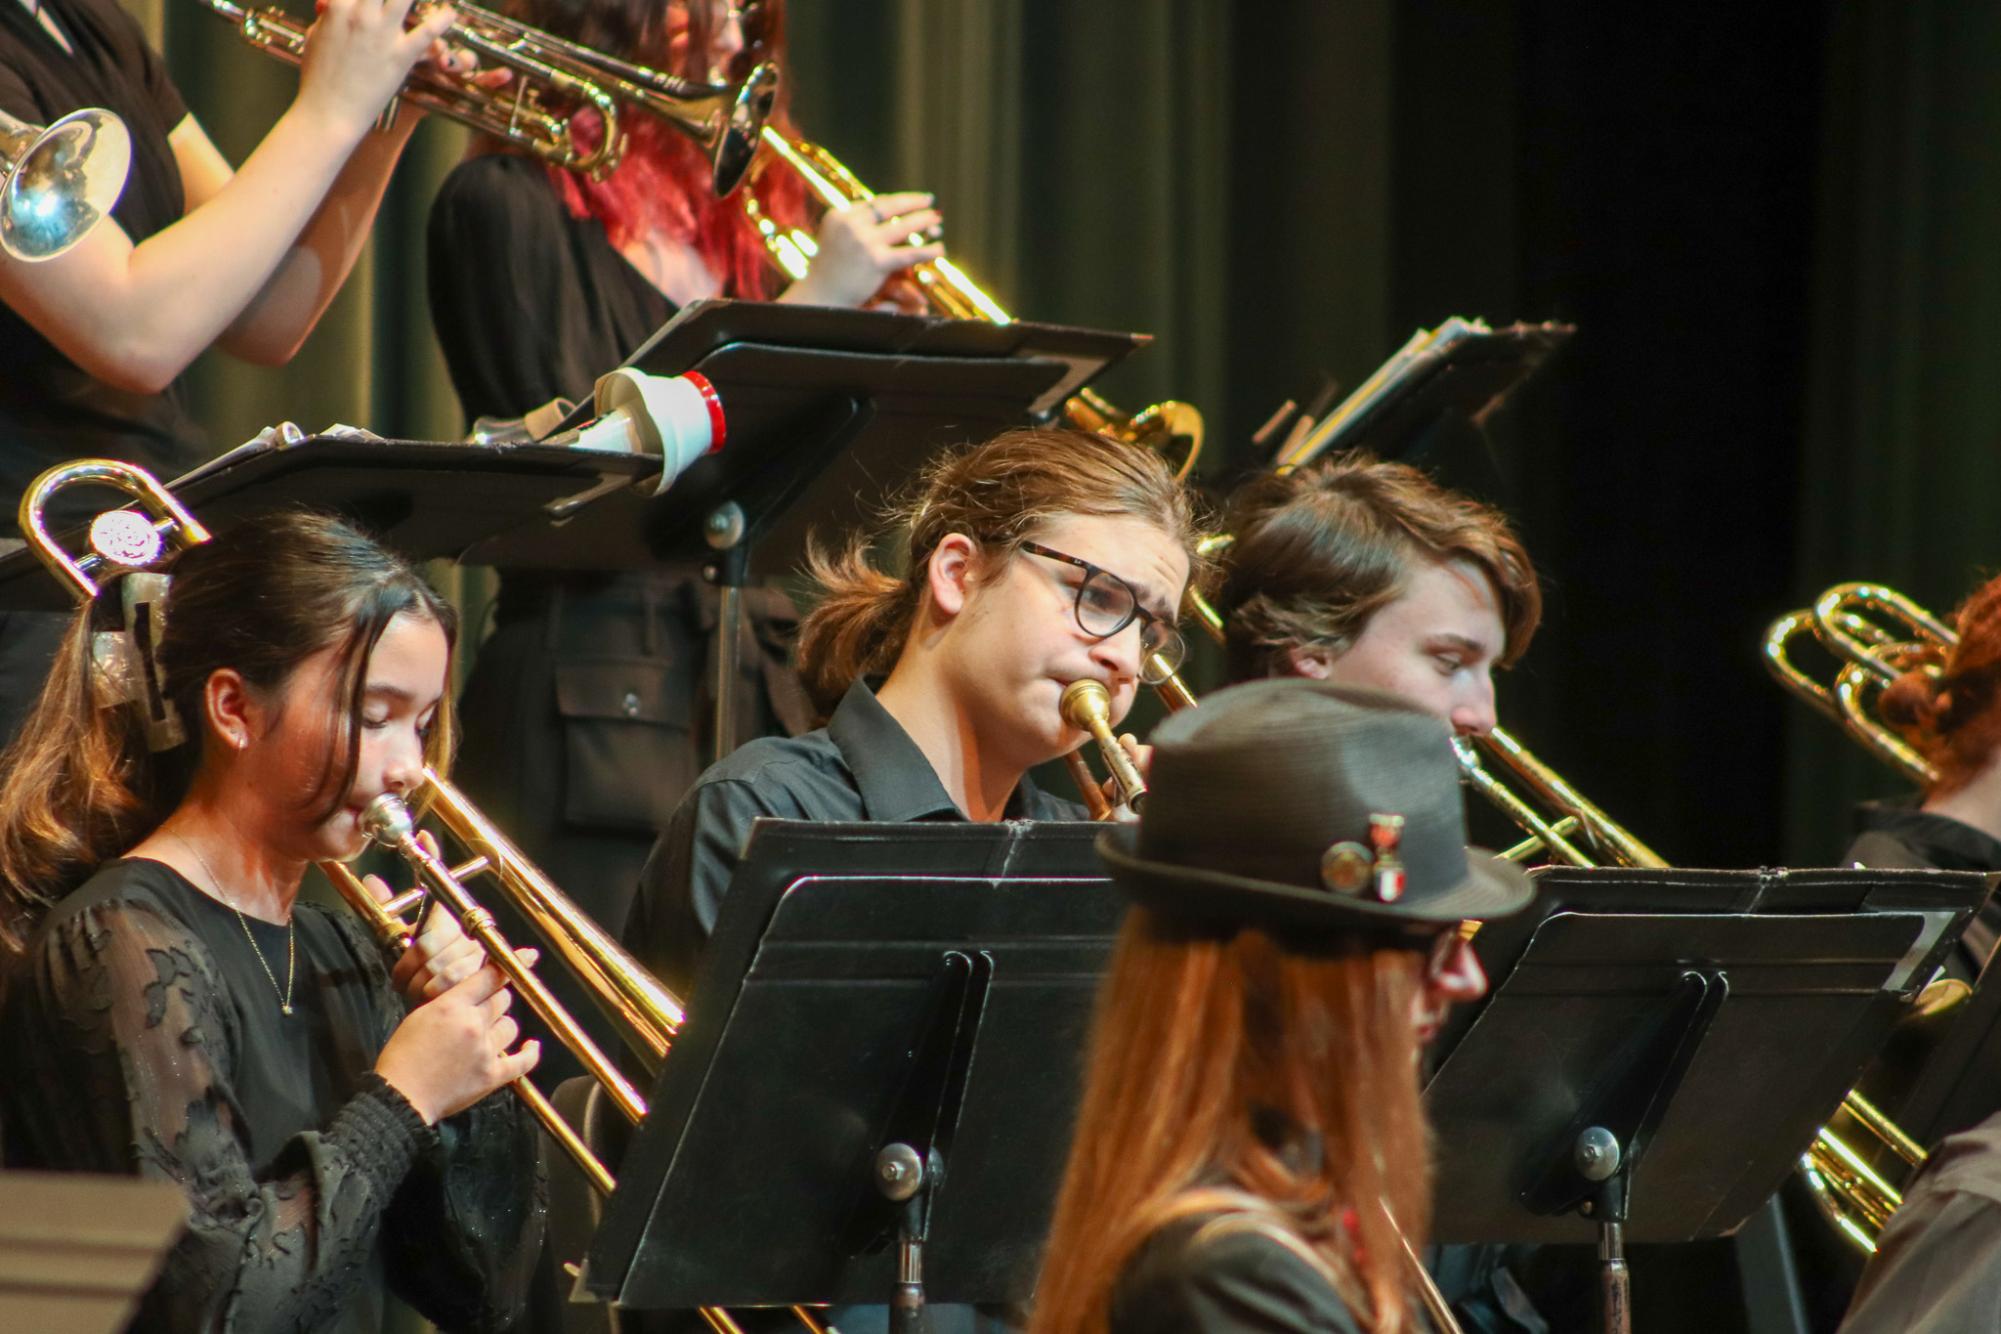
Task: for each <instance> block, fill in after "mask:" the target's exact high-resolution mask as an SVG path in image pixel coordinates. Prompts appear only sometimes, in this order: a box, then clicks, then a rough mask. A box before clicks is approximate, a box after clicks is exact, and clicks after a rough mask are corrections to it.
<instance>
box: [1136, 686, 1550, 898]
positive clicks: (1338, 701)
mask: <svg viewBox="0 0 2001 1334" xmlns="http://www.w3.org/2000/svg"><path fill="white" fill-rule="evenodd" d="M1450 740H1451V738H1450V735H1449V733H1448V732H1447V730H1446V727H1445V724H1444V723H1442V722H1441V721H1439V720H1438V719H1437V718H1434V717H1432V716H1431V715H1430V714H1427V713H1424V712H1421V711H1420V710H1417V709H1414V708H1412V707H1411V706H1410V705H1409V704H1408V703H1406V702H1404V701H1403V700H1401V699H1399V698H1397V697H1395V696H1393V695H1387V694H1383V693H1381V692H1379V691H1373V690H1358V689H1354V688H1351V687H1344V686H1335V685H1330V684H1328V683H1327V682H1324V681H1304V680H1274V681H1253V682H1250V683H1248V684H1246V685H1240V686H1232V687H1231V688H1229V689H1227V690H1220V691H1218V692H1216V693H1215V694H1213V695H1210V696H1207V697H1205V698H1204V700H1203V702H1202V706H1201V707H1200V708H1197V709H1188V710H1184V711H1183V712H1181V713H1177V714H1175V715H1174V716H1173V717H1172V718H1169V719H1168V720H1167V721H1166V722H1165V723H1163V724H1162V725H1161V726H1160V727H1159V728H1158V729H1157V730H1156V731H1155V732H1154V734H1153V737H1152V741H1153V748H1154V749H1153V767H1152V769H1151V771H1150V773H1149V774H1148V783H1147V785H1148V787H1149V788H1150V789H1151V791H1150V792H1149V794H1148V796H1147V799H1146V806H1145V810H1144V813H1143V814H1142V815H1141V817H1140V819H1139V822H1138V823H1137V824H1126V825H1120V826H1118V827H1116V828H1113V829H1111V830H1108V831H1107V832H1106V833H1104V834H1103V835H1101V836H1100V837H1099V839H1098V853H1099V855H1100V856H1101V857H1103V858H1104V860H1105V862H1106V864H1107V865H1108V866H1109V867H1110V868H1111V873H1112V879H1113V880H1114V881H1115V882H1116V883H1117V884H1118V885H1119V887H1120V888H1121V889H1122V890H1123V891H1125V893H1126V894H1127V895H1128V896H1129V897H1131V898H1132V899H1134V900H1135V901H1137V902H1138V903H1140V904H1142V905H1144V906H1146V907H1147V908H1150V909H1153V910H1155V911H1157V912H1162V913H1165V914H1168V915H1170V916H1174V917H1179V918H1183V919H1189V920H1193V921H1198V922H1206V923H1209V924H1212V925H1214V926H1218V927H1224V928H1234V927H1236V926H1259V927H1265V928H1269V929H1273V930H1276V931H1280V932H1295V933H1296V932H1299V931H1309V932H1314V931H1318V932H1324V931H1340V930H1396V929H1398V928H1411V927H1429V926H1433V925H1440V924H1445V923H1450V922H1456V921H1460V920H1462V919H1464V918H1487V917H1504V916H1506V915H1508V914H1509V913H1512V912H1516V911H1518V910H1519V909H1521V908H1522V907H1524V906H1525V905H1527V903H1528V901H1529V899H1530V898H1531V897H1533V895H1534V889H1533V887H1532V886H1531V884H1530V882H1529V878H1528V876H1527V875H1526V874H1525V873H1524V872H1523V871H1522V869H1521V868H1520V867H1518V866H1516V865H1514V864H1513V863H1512V862H1508V861H1505V860H1503V859H1501V858H1499V857H1495V856H1493V855H1491V854H1489V853H1486V852H1483V851H1481V850H1480V849H1477V848H1473V849H1469V848H1468V847H1467V846H1466V813H1465V805H1464V802H1463V800H1462V798H1461V796H1460V792H1459V769H1458V764H1457V762H1456V761H1455V760H1454V758H1453V755H1452V749H1451V745H1450Z"/></svg>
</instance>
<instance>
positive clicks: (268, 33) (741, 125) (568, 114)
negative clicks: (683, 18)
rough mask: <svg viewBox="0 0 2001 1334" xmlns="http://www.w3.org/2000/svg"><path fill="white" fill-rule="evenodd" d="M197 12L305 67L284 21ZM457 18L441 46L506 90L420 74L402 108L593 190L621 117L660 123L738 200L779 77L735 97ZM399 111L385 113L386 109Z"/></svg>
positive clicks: (302, 30) (548, 39)
mask: <svg viewBox="0 0 2001 1334" xmlns="http://www.w3.org/2000/svg"><path fill="white" fill-rule="evenodd" d="M202 3H203V4H205V5H207V6H208V7H209V8H210V9H212V10H214V11H215V12H216V13H217V14H218V15H220V16H221V17H222V18H224V19H227V20H228V21H229V22H230V23H232V24H234V25H235V26H236V30H237V32H238V34H239V35H240V36H241V37H242V38H243V40H244V41H246V42H248V43H250V45H252V46H254V47H256V48H257V49H258V50H260V51H262V52H264V53H265V54H266V55H272V56H276V57H277V58H278V59H280V60H282V61H285V62H286V63H287V64H292V65H297V64H299V63H300V62H302V61H303V60H304V59H305V56H306V32H307V28H306V25H304V24H302V23H300V22H299V21H298V20H297V19H295V18H293V17H292V16H291V15H289V14H287V13H286V12H285V11H284V10H282V9H279V8H277V7H275V6H267V7H252V6H245V5H240V4H237V3H235V0H202ZM452 7H453V9H454V10H455V11H456V13H457V15H458V17H457V18H456V19H454V20H453V22H452V26H451V27H450V28H448V29H446V30H445V35H444V37H443V39H442V40H443V41H444V42H446V43H447V44H448V45H451V46H458V47H463V48H465V49H466V50H468V51H471V52H473V53H475V54H476V55H478V56H479V58H480V60H481V62H482V63H483V65H485V66H486V67H487V68H500V69H508V70H512V71H513V72H514V78H513V79H512V80H511V81H510V82H509V83H508V84H507V85H506V86H505V87H502V88H497V89H487V88H482V87H480V86H479V85H478V84H477V83H474V82H472V81H471V80H470V79H460V78H454V77H453V76H451V75H449V74H445V73H442V72H440V71H437V70H431V69H426V68H424V67H422V66H419V67H418V68H417V69H415V70H412V71H411V74H410V77H409V79H408V80H407V81H406V82H405V83H404V85H403V90H402V92H400V93H399V94H398V97H399V98H400V99H403V100H406V101H408V102H410V103H411V104H412V105H414V106H420V107H423V108H424V109H425V110H427V111H435V112H437V113H438V114H439V115H441V116H446V117H449V118H450V119H452V120H455V121H458V122H459V123H460V124H462V125H469V126H471V127H472V128H473V129H475V130H478V131H480V132H481V133H483V134H490V135H493V136H494V137H495V138H498V139H505V140H507V141H508V142H509V143H512V144H514V145H516V146H517V147H519V148H521V149H523V150H524V151H526V152H528V153H532V154H534V155H535V156H536V157H538V158H541V159H542V160H543V161H544V162H547V163H549V164H550V165H551V166H556V167H561V168H563V169H564V170H566V171H579V172H582V173H584V174H585V175H587V176H589V177H590V178H591V179H593V180H602V179H604V177H606V176H607V175H609V174H610V173H611V172H612V170H613V169H614V168H616V167H617V166H618V164H619V161H620V159H621V158H623V156H624V154H625V135H624V133H623V131H622V130H621V128H620V120H619V118H620V116H621V115H622V114H623V109H624V108H625V107H628V106H630V107H636V108H638V109H639V110H641V111H644V112H647V113H648V114H650V115H654V116H658V117H659V118H660V119H661V120H663V121H665V122H666V123H667V124H669V125H671V126H673V127H674V128H675V129H677V130H679V131H681V133H683V134H685V135H687V136H688V137H689V138H691V139H693V140H694V141H695V142H696V143H698V144H700V145H701V146H702V148H703V150H704V151H705V152H707V154H708V156H709V162H710V165H711V167H712V168H713V171H714V175H713V181H712V183H713V185H714V187H715V192H716V195H717V197H718V198H721V197H722V196H724V195H727V194H729V193H730V192H731V191H732V190H734V189H736V187H737V185H738V183H739V182H741V181H742V180H743V176H744V173H745V172H746V171H748V170H749V169H750V164H751V160H752V159H753V158H754V157H755V156H756V154H757V143H758V134H759V132H760V131H761V130H763V129H764V122H765V119H766V118H767V117H768V116H770V114H771V108H772V104H773V102H774V101H775V100H776V98H777V95H778V69H777V67H776V66H773V65H768V64H767V65H759V66H757V67H756V68H754V69H753V70H751V72H750V74H749V75H748V76H747V77H746V78H745V79H744V81H743V82H742V83H741V84H739V85H737V86H736V87H733V88H732V87H730V86H728V85H726V84H702V83H695V82H692V81H691V80H688V79H682V78H678V77H676V76H675V75H672V74H666V73H663V72H661V71H660V70H655V69H648V68H647V67H646V66H644V65H635V64H633V63H632V62H631V61H626V60H620V59H618V58H617V57H615V56H608V55H605V54H604V53H602V52H600V51H594V50H592V49H591V48H590V47H588V46H584V45H581V44H580V43H577V42H571V41H566V40H565V39H563V38H561V37H557V36H555V35H554V34H552V33H546V32H543V31H542V30H541V29H539V28H531V27H529V26H528V25H527V24H525V23H522V22H521V21H519V20H518V19H511V18H508V17H506V16H505V15H502V14H497V13H495V12H494V11H492V10H490V9H483V8H481V7H480V6H478V5H474V4H469V3H455V4H454V5H453V6H452ZM566 104H567V106H566ZM394 106H395V103H393V102H392V103H391V104H390V110H392V111H393V109H394ZM582 108H589V109H590V110H592V111H595V112H596V113H597V115H598V117H599V119H600V122H601V127H602V128H601V133H600V134H599V135H598V137H597V141H596V143H595V144H593V145H591V146H590V147H585V146H584V144H583V143H581V142H579V138H578V134H577V131H578V129H579V126H578V124H577V117H578V114H579V110H580V109H582ZM385 114H386V113H385Z"/></svg>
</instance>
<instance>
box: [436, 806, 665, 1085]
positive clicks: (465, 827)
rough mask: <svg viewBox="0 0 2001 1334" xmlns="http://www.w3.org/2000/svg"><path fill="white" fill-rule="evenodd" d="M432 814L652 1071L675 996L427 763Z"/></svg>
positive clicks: (658, 1059)
mask: <svg viewBox="0 0 2001 1334" xmlns="http://www.w3.org/2000/svg"><path fill="white" fill-rule="evenodd" d="M424 779H425V787H424V789H423V791H424V795H425V798H426V800H428V802H429V803H430V811H431V814H432V815H434V816H435V817H436V818H437V820H438V822H439V823H440V824H442V825H443V826H444V827H445V829H446V830H447V831H448V832H449V833H450V834H451V835H452V837H454V838H456V839H457V840H458V841H459V842H460V843H461V844H463V845H464V846H465V847H466V848H467V849H469V850H471V851H473V852H475V853H478V854H479V855H480V857H483V858H484V859H485V860H486V861H487V862H488V863H489V864H490V866H491V868H492V869H493V870H494V872H495V874H496V875H498V876H499V878H500V880H501V883H502V886H503V888H505V889H506V890H507V891H508V897H509V898H510V899H511V900H512V902H513V903H514V905H515V907H516V909H517V910H519V911H520V913H521V915H522V916H523V917H525V918H527V919H528V923H529V925H530V927H532V928H533V929H534V931H535V933H536V934H537V935H538V936H540V937H541V938H542V940H543V941H545V942H546V943H547V944H548V945H549V946H550V947H551V948H553V949H554V950H555V951H556V953H557V955H558V956H560V958H561V960H562V962H563V964H564V965H565V966H566V967H568V968H569V969H570V970H571V971H572V972H573V973H575V974H576V975H577V977H578V979H579V980H580V981H582V982H583V983H584V984H585V985H586V988H587V989H588V991H589V992H590V994H591V995H592V996H594V997H596V998H597V999H598V1001H599V1003H600V1005H601V1006H603V1008H604V1009H605V1011H606V1013H607V1015H608V1017H610V1018H611V1019H612V1020H614V1021H615V1022H616V1023H617V1024H618V1026H619V1029H620V1032H621V1033H622V1034H623V1036H624V1037H625V1038H626V1040H627V1041H629V1042H630V1043H631V1044H632V1046H633V1049H634V1051H635V1052H636V1053H637V1055H638V1056H639V1058H640V1059H641V1060H642V1061H643V1062H645V1064H646V1067H647V1069H649V1070H654V1071H657V1070H658V1069H659V1068H660V1062H661V1061H662V1060H664V1059H665V1058H666V1055H667V1049H668V1047H669V1045H670V1044H671V1043H672V1041H673V1038H674V1035H675V1034H676V1033H677V1032H679V1031H680V1028H681V1025H682V1023H683V1022H684V1021H685V1018H686V1010H685V1007H683V1005H682V1004H681V1001H680V999H679V998H678V997H677V996H675V995H674V993H673V992H671V991H669V990H668V989H667V988H666V987H665V986H663V985H661V983H660V981H659V979H657V978H655V977H654V976H653V975H652V974H651V973H649V972H647V971H646V969H645V968H643V967H642V966H641V965H640V964H639V962H638V960H636V959H634V958H633V957H632V955H631V954H630V953H629V952H627V951H626V949H625V948H624V947H623V946H621V945H620V944H619V943H618V941H617V940H616V939H614V938H613V937H612V935H611V934H610V933H609V932H607V931H606V930H605V929H604V928H603V927H601V926H599V925H598V924H597V922H596V921H594V920H593V919H592V918H591V917H590V916H589V914H587V913H585V912H584V911H583V910H582V909H580V908H578V907H577V905H576V904H575V903H573V902H572V901H571V900H569V899H568V898H566V897H565V896H564V895H563V894H562V892H561V891H560V890H558V889H557V888H556V886H555V885H554V884H552V883H551V882H550V881H549V879H548V877H547V876H545V875H544V874H543V873H542V872H541V871H540V870H538V869H537V868H536V866H535V864H534V863H533V862H531V861H529V860H528V858H527V857H526V856H525V855H523V853H522V852H521V850H520V849H519V848H517V847H515V846H514V844H513V843H512V842H511V841H509V839H508V837H507V835H505V834H504V833H502V832H501V831H500V829H499V827H498V826H496V825H495V824H494V823H493V822H492V821H490V820H488V819H487V818H486V816H485V815H484V814H483V813H481V812H480V811H479V809H478V808H477V807H475V806H474V805H473V804H472V803H471V802H469V801H467V800H466V799H465V796H464V795H463V794H462V793H460V792H459V791H458V789H457V788H455V787H453V786H452V785H451V784H450V783H448V782H446V781H445V780H444V779H442V778H440V777H439V776H438V775H437V773H436V772H435V771H433V770H431V769H429V768H426V769H425V770H424Z"/></svg>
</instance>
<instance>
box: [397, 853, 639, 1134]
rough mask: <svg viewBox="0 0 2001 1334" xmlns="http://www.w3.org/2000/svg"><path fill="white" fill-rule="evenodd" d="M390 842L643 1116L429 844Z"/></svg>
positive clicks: (633, 1114)
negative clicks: (427, 846)
mask: <svg viewBox="0 0 2001 1334" xmlns="http://www.w3.org/2000/svg"><path fill="white" fill-rule="evenodd" d="M392 846H394V847H395V849H396V851H397V852H398V853H400V854H402V856H403V859H404V860H405V861H407V862H409V863H410V864H411V865H412V866H413V867H415V868H416V869H417V872H418V873H419V874H420V875H421V876H423V877H424V879H425V880H426V882H427V883H428V884H429V885H430V887H431V889H432V890H433V891H434V892H436V893H437V894H438V896H439V897H441V898H443V899H444V900H445V902H446V904H447V905H448V906H449V907H450V908H451V910H452V915H453V916H455V917H457V918H458V919H459V925H460V926H461V927H463V928H464V930H465V933H466V934H467V935H468V936H471V937H472V938H473V939H474V940H476V941H478V942H479V944H480V946H481V947H482V948H483V949H485V950H486V957H487V959H488V961H489V962H491V963H492V964H493V966H494V967H496V968H498V969H500V971H501V972H503V973H505V974H506V975H507V980H508V981H509V982H510V983H512V984H513V985H514V987H515V990H516V991H517V992H518V993H519V994H520V996H521V998H522V999H523V1000H525V1001H527V1002H528V1005H529V1007H530V1008H531V1009H533V1010H534V1011H535V1013H536V1014H537V1015H539V1016H541V1019H542V1021H543V1022H544V1023H546V1024H548V1025H549V1027H550V1029H551V1030H552V1031H554V1033H555V1034H556V1037H557V1039H558V1040H559V1041H561V1042H562V1044H563V1045H564V1046H566V1047H568V1048H569V1049H570V1051H571V1052H572V1053H574V1054H575V1055H576V1058H577V1059H578V1060H579V1061H580V1062H582V1063H583V1066H584V1069H585V1070H586V1071H588V1072H589V1073H590V1075H591V1077H592V1078H594V1079H596V1080H597V1081H598V1082H599V1083H601V1084H603V1085H604V1089H605V1092H606V1094H608V1095H609V1096H610V1098H611V1100H612V1102H613V1104H614V1105H615V1106H617V1108H618V1110H619V1111H620V1112H622V1113H623V1114H624V1115H625V1116H626V1118H627V1119H629V1120H632V1121H638V1120H640V1119H641V1118H642V1117H644V1116H645V1115H646V1101H645V1099H643V1098H641V1097H640V1096H639V1090H637V1089H635V1088H634V1087H633V1086H632V1083H631V1081H630V1080H628V1079H627V1078H626V1077H625V1076H624V1075H623V1074H621V1073H620V1072H619V1069H618V1066H617V1065H615V1064H614V1063H613V1062H612V1060H611V1058H610V1057H608V1056H606V1055H605V1054H604V1052H603V1050H602V1049H601V1048H599V1046H598V1045H597V1043H595V1042H593V1041H591V1036H590V1034H588V1033H586V1032H584V1030H583V1026H582V1025H581V1024H579V1023H578V1022H577V1020H576V1017H575V1016H574V1015H572V1014H571V1013H570V1012H569V1011H567V1010H565V1009H564V1008H563V1006H562V1003H561V1002H559V1001H558V1000H557V999H556V997H555V995H554V994H553V993H552V992H550V990H549V988H548V985H547V984H546V983H544V982H543V981H542V979H541V978H539V977H537V976H536V975H535V973H534V972H533V970H531V969H529V968H528V967H527V966H526V965H524V964H523V963H522V962H521V960H520V959H518V958H516V957H515V954H514V951H513V950H512V949H510V948H509V947H508V944H507V941H506V940H505V939H504V938H502V936H501V934H500V932H499V930H498V929H497V928H496V927H495V926H494V924H493V915H492V914H491V913H489V912H488V911H487V910H486V909H485V908H483V907H481V906H480V905H479V903H478V901H477V900H475V899H474V898H473V897H472V895H471V894H469V893H467V892H466V888H465V886H464V885H462V884H460V883H459V882H458V880H456V879H455V878H454V877H453V876H452V871H451V868H450V867H449V866H446V865H445V864H444V863H443V862H441V861H439V860H438V859H437V858H436V857H434V856H432V855H431V851H430V849H428V848H426V847H425V846H424V845H423V844H422V843H421V842H419V841H418V839H417V836H416V835H415V834H414V833H410V834H404V835H403V836H402V837H401V838H397V839H395V840H394V842H393V844H392Z"/></svg>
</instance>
